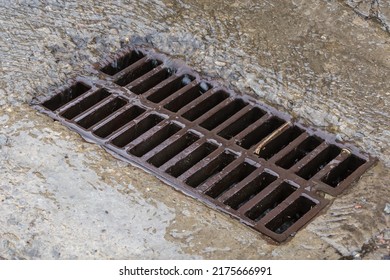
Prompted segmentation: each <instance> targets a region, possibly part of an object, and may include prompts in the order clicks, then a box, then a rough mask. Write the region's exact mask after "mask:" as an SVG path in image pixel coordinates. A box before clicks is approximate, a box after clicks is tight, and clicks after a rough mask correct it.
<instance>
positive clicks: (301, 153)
mask: <svg viewBox="0 0 390 280" xmlns="http://www.w3.org/2000/svg"><path fill="white" fill-rule="evenodd" d="M321 143H322V140H320V139H319V138H317V137H314V136H309V137H308V138H306V139H305V140H304V141H303V142H302V143H300V144H299V145H298V147H296V148H295V149H294V150H292V151H291V152H290V153H288V154H287V155H286V156H284V157H283V158H281V159H280V160H278V161H277V162H276V165H278V166H280V167H282V168H284V169H289V168H291V167H292V166H294V164H296V163H297V162H298V161H300V160H301V159H303V158H304V157H305V156H306V155H307V154H309V153H310V152H312V151H313V150H314V149H315V148H317V147H318V146H319V145H320V144H321Z"/></svg>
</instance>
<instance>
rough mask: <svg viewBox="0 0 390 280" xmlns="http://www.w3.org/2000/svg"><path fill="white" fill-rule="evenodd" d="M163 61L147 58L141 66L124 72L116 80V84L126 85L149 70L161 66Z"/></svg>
mask: <svg viewBox="0 0 390 280" xmlns="http://www.w3.org/2000/svg"><path fill="white" fill-rule="evenodd" d="M161 63H162V62H161V61H159V60H157V59H151V60H147V61H146V62H145V63H143V64H141V65H140V66H138V67H136V68H135V69H132V70H131V71H129V72H128V73H126V74H124V75H123V76H122V77H121V78H119V79H118V80H117V81H115V83H116V84H118V85H120V86H126V85H128V84H130V83H131V82H132V81H135V80H136V79H138V78H139V77H141V76H142V75H144V74H146V73H148V72H149V71H151V70H153V69H154V68H156V67H157V66H159V65H160V64H161Z"/></svg>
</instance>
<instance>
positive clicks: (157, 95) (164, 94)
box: [147, 75, 195, 103]
mask: <svg viewBox="0 0 390 280" xmlns="http://www.w3.org/2000/svg"><path fill="white" fill-rule="evenodd" d="M194 79H195V78H194V77H192V76H190V75H183V76H180V77H178V78H177V79H174V80H172V81H171V82H170V83H168V84H166V85H165V86H163V87H161V88H159V89H158V90H156V91H155V92H154V93H152V94H151V95H149V96H148V97H147V99H148V100H149V101H152V102H153V103H160V102H161V101H163V100H164V99H166V98H168V97H169V96H171V95H172V94H174V93H175V92H177V91H178V90H179V89H181V88H183V87H185V86H186V85H188V84H190V83H191V82H192V81H193V80H194Z"/></svg>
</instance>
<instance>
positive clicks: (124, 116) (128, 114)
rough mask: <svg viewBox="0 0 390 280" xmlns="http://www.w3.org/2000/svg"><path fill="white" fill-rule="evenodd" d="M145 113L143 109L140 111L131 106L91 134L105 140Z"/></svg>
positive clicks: (136, 107)
mask: <svg viewBox="0 0 390 280" xmlns="http://www.w3.org/2000/svg"><path fill="white" fill-rule="evenodd" d="M144 112H145V109H142V108H140V107H138V106H132V107H130V108H129V109H127V110H126V111H124V112H122V113H120V114H119V115H117V116H116V117H115V118H113V119H112V120H110V121H109V122H107V123H106V124H104V125H102V126H101V127H99V128H98V129H96V130H95V131H94V132H93V133H94V134H95V135H97V136H99V137H101V138H106V137H107V136H109V135H111V134H112V133H113V132H114V131H117V130H118V129H119V128H121V127H122V126H124V125H125V124H127V123H129V122H131V121H132V120H134V119H135V118H136V117H138V116H139V115H141V114H142V113H144Z"/></svg>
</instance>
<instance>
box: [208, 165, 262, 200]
mask: <svg viewBox="0 0 390 280" xmlns="http://www.w3.org/2000/svg"><path fill="white" fill-rule="evenodd" d="M255 169H256V167H254V166H253V165H251V164H249V163H247V162H243V163H241V164H240V165H239V166H238V167H236V168H235V169H234V170H233V171H232V172H230V173H229V174H228V175H226V176H225V177H224V178H223V179H222V180H220V181H219V182H217V183H216V184H215V185H214V186H212V187H211V188H210V189H209V190H208V191H207V192H206V195H208V196H210V197H212V198H217V197H219V196H220V195H222V194H223V193H225V192H226V191H228V190H229V189H231V188H232V187H234V186H235V185H236V184H237V183H239V182H241V181H242V180H244V179H245V178H246V177H248V176H249V174H251V173H252V172H253V171H255Z"/></svg>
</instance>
